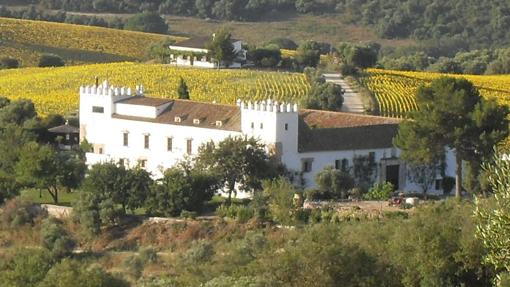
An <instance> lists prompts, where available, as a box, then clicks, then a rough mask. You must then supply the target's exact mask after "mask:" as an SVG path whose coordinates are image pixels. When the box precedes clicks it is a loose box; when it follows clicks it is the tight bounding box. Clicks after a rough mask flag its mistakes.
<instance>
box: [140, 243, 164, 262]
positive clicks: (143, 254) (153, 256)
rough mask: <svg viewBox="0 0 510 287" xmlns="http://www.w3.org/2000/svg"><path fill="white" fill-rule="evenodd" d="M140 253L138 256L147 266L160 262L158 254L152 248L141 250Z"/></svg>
mask: <svg viewBox="0 0 510 287" xmlns="http://www.w3.org/2000/svg"><path fill="white" fill-rule="evenodd" d="M138 253H139V255H138V256H139V257H140V260H142V262H144V263H146V264H147V263H156V262H158V260H159V256H158V252H157V251H156V250H155V249H154V248H152V247H150V246H148V247H143V248H141V249H140V250H139V251H138Z"/></svg>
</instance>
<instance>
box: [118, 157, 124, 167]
mask: <svg viewBox="0 0 510 287" xmlns="http://www.w3.org/2000/svg"><path fill="white" fill-rule="evenodd" d="M124 164H125V163H124V159H123V158H121V159H119V166H124Z"/></svg>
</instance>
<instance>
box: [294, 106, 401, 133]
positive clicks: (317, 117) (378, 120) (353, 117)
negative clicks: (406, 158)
mask: <svg viewBox="0 0 510 287" xmlns="http://www.w3.org/2000/svg"><path fill="white" fill-rule="evenodd" d="M299 115H300V117H301V118H302V119H304V121H305V122H306V123H307V124H308V125H309V126H310V127H317V128H344V127H359V126H368V125H385V124H398V123H400V122H401V120H400V119H396V118H386V117H378V116H369V115H359V114H352V113H342V112H329V111H318V110H307V109H303V110H300V111H299Z"/></svg>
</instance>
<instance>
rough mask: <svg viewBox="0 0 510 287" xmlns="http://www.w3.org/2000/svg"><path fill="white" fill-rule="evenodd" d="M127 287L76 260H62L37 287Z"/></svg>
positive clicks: (120, 281)
mask: <svg viewBox="0 0 510 287" xmlns="http://www.w3.org/2000/svg"><path fill="white" fill-rule="evenodd" d="M60 286H73V287H127V286H129V284H128V283H127V282H126V281H124V280H122V279H118V278H115V277H113V276H112V275H111V274H109V273H107V272H105V271H104V270H103V269H102V268H100V267H99V266H89V265H88V264H85V263H81V262H79V261H76V260H71V259H64V260H62V261H61V262H60V263H58V264H56V265H55V266H53V267H52V268H51V269H50V270H49V271H48V273H47V275H46V277H45V278H44V280H43V281H42V282H41V283H40V284H39V285H38V287H60Z"/></svg>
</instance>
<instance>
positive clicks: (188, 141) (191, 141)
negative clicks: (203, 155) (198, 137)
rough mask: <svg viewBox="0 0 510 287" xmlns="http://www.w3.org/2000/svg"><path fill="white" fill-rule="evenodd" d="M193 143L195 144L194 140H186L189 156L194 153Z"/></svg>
mask: <svg viewBox="0 0 510 287" xmlns="http://www.w3.org/2000/svg"><path fill="white" fill-rule="evenodd" d="M192 143H193V140H192V139H187V140H186V152H187V153H188V154H191V152H192V151H193V149H192V148H193V146H192Z"/></svg>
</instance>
